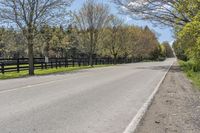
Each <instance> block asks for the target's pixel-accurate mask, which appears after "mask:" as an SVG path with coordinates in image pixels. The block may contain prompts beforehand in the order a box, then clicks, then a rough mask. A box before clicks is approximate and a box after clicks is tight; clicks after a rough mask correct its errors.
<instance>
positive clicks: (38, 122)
mask: <svg viewBox="0 0 200 133" xmlns="http://www.w3.org/2000/svg"><path fill="white" fill-rule="evenodd" d="M173 61H174V59H167V60H166V61H164V62H148V63H135V64H126V65H118V66H112V67H105V68H95V69H87V70H81V71H78V72H73V73H67V74H57V75H49V76H35V77H28V78H21V79H13V80H2V81H0V133H122V132H123V131H124V130H125V128H126V127H127V125H128V124H129V123H130V121H131V119H132V118H133V117H134V116H135V115H136V113H137V112H138V110H139V109H140V108H141V106H142V105H143V104H144V103H145V101H146V100H147V99H148V97H149V96H150V95H151V93H152V92H153V90H154V88H155V87H156V86H157V84H158V83H159V81H160V80H161V78H162V77H163V75H164V74H165V73H166V71H167V70H168V68H169V67H170V65H171V64H172V62H173Z"/></svg>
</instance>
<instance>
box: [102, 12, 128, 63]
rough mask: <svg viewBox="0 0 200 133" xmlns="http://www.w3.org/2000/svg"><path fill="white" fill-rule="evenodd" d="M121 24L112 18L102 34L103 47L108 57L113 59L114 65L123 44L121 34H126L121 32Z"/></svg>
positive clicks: (120, 21) (122, 28)
mask: <svg viewBox="0 0 200 133" xmlns="http://www.w3.org/2000/svg"><path fill="white" fill-rule="evenodd" d="M122 24H123V23H122V20H120V19H118V18H116V17H115V16H113V18H112V20H111V21H110V26H109V27H108V28H106V29H105V32H104V41H103V45H104V48H105V49H106V50H107V51H108V53H109V55H112V56H113V57H114V64H116V63H117V62H116V61H117V56H118V55H119V54H120V52H122V48H123V44H124V43H125V40H124V39H123V36H124V35H123V34H126V33H125V32H123V30H124V29H125V28H124V27H122Z"/></svg>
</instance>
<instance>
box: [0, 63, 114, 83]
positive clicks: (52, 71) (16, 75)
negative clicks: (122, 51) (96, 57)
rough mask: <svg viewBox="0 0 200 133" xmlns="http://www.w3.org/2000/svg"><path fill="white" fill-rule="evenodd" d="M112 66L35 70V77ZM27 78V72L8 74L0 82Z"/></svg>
mask: <svg viewBox="0 0 200 133" xmlns="http://www.w3.org/2000/svg"><path fill="white" fill-rule="evenodd" d="M108 66H112V65H95V66H94V67H91V66H81V67H78V66H75V67H66V68H65V67H61V68H58V69H56V68H53V69H43V70H42V69H38V70H35V75H49V74H56V73H65V72H66V73H67V72H73V71H77V70H82V69H90V68H98V67H108ZM26 76H28V71H27V70H26V71H20V72H19V73H17V72H8V73H5V74H0V80H4V79H13V78H21V77H26Z"/></svg>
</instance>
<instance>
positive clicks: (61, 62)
mask: <svg viewBox="0 0 200 133" xmlns="http://www.w3.org/2000/svg"><path fill="white" fill-rule="evenodd" d="M131 62H135V61H133V60H131V59H123V58H118V59H117V61H116V63H117V64H122V63H131ZM113 63H114V60H113V59H112V58H95V59H93V64H94V65H102V64H113ZM88 65H89V59H88V58H74V59H68V58H49V61H48V63H47V62H45V58H34V69H49V68H60V67H75V66H79V67H80V66H88ZM28 69H29V65H28V58H18V59H0V73H2V74H4V73H7V72H20V71H24V70H28Z"/></svg>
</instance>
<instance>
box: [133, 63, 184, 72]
mask: <svg viewBox="0 0 200 133" xmlns="http://www.w3.org/2000/svg"><path fill="white" fill-rule="evenodd" d="M169 67H170V65H166V66H151V67H137V68H136V69H149V70H159V71H160V70H162V71H165V72H166V71H167V70H168V69H169ZM170 70H171V71H172V72H180V71H181V69H180V67H179V66H172V67H171V69H170Z"/></svg>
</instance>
